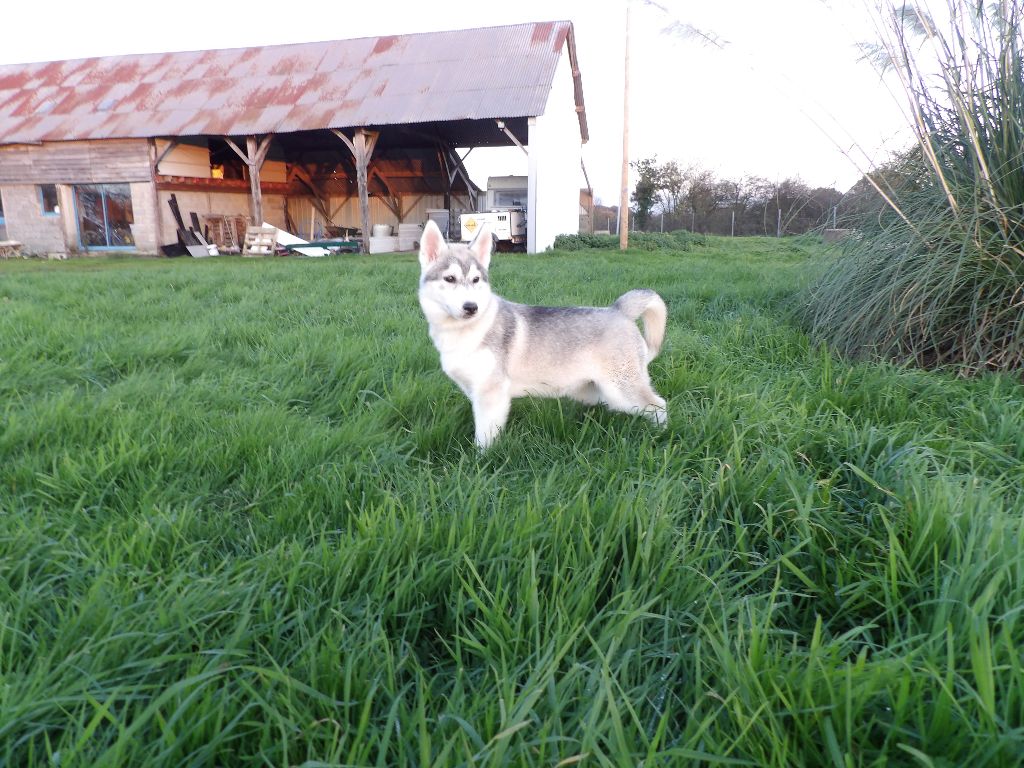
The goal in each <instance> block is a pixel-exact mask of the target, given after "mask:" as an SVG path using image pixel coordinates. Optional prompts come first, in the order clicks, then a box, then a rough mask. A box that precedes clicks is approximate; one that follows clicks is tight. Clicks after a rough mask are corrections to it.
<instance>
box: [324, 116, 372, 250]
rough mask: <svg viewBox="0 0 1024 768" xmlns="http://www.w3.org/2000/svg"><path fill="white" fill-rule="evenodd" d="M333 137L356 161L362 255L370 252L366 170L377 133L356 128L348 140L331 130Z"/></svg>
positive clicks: (368, 193) (339, 132) (341, 134)
mask: <svg viewBox="0 0 1024 768" xmlns="http://www.w3.org/2000/svg"><path fill="white" fill-rule="evenodd" d="M331 130H332V131H333V132H334V135H335V136H337V137H338V138H339V139H341V140H342V141H343V142H344V143H345V146H347V147H348V148H349V150H350V151H351V152H352V156H353V157H354V158H355V161H356V184H357V186H358V187H359V213H360V219H361V227H362V230H363V253H369V252H370V192H369V179H368V178H367V168H368V167H369V165H370V158H371V157H372V155H373V150H374V147H376V145H377V138H378V137H379V136H380V133H379V132H378V131H369V130H367V129H366V128H356V131H355V135H354V136H353V137H352V138H351V139H350V138H349V137H348V136H346V135H345V134H344V133H342V132H341V131H339V130H337V129H335V128H332V129H331Z"/></svg>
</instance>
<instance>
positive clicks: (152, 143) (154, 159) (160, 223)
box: [149, 139, 177, 255]
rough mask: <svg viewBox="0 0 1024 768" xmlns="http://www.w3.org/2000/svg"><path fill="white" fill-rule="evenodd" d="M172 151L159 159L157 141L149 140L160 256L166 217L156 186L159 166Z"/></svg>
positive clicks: (157, 250) (155, 220)
mask: <svg viewBox="0 0 1024 768" xmlns="http://www.w3.org/2000/svg"><path fill="white" fill-rule="evenodd" d="M175 144H177V142H174V141H172V142H171V146H174V145H175ZM170 151H171V147H168V148H167V149H165V150H164V152H163V154H162V155H160V156H159V157H158V156H157V153H156V139H150V140H149V161H150V180H151V183H152V185H153V204H154V205H155V206H156V208H155V209H154V213H155V214H156V217H155V218H154V220H153V223H154V229H155V232H154V234H155V235H156V252H157V255H160V246H162V245H163V244H164V226H163V225H164V217H163V215H162V213H161V211H160V190H159V189H158V188H157V186H156V177H157V166H159V165H160V161H161V160H163V158H164V156H165V155H166V154H167V153H168V152H170Z"/></svg>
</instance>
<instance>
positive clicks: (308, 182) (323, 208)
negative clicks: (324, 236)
mask: <svg viewBox="0 0 1024 768" xmlns="http://www.w3.org/2000/svg"><path fill="white" fill-rule="evenodd" d="M291 173H292V175H293V176H294V177H295V178H296V179H298V180H299V183H300V184H302V185H303V186H304V187H305V188H306V189H308V190H309V191H310V192H311V193H312V195H313V207H314V208H315V209H316V211H317V213H319V214H320V215H321V216H323V217H324V219H325V221H326V223H327V224H333V223H334V222H333V221H332V219H331V215H330V211H329V210H328V209H327V207H328V205H329V203H330V199H329V197H328V196H327V195H325V194H324V193H323V190H322V189H320V187H319V186H317V184H316V182H315V181H313V175H312V174H311V173H310V172H309V171H307V170H306V169H305V168H303V167H302V166H301V165H293V166H292V168H291Z"/></svg>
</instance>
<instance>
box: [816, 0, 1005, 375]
mask: <svg viewBox="0 0 1024 768" xmlns="http://www.w3.org/2000/svg"><path fill="white" fill-rule="evenodd" d="M882 14H883V16H880V17H879V18H883V17H884V19H885V20H886V21H885V22H884V23H881V22H880V24H879V31H880V33H881V39H882V43H881V46H880V48H879V51H880V52H881V54H882V56H883V57H884V59H885V61H886V63H887V64H889V65H891V66H892V68H893V69H894V70H895V72H896V73H897V75H898V78H899V82H900V84H901V86H902V89H903V92H904V94H905V96H906V99H907V104H908V106H909V110H908V116H909V118H910V120H911V122H912V125H913V128H914V132H915V135H916V139H917V142H916V146H915V147H914V148H913V149H912V150H910V151H908V152H907V153H905V154H904V156H903V157H901V158H900V159H899V160H898V161H897V162H896V163H894V164H893V165H892V166H891V167H890V168H888V169H887V170H886V172H884V173H881V172H879V173H874V174H871V175H869V177H868V179H869V181H870V182H871V183H872V184H873V185H874V187H875V190H876V191H877V192H878V194H879V196H880V198H881V200H882V201H883V205H882V207H881V210H880V211H879V210H876V211H874V212H871V213H867V214H862V215H861V216H860V217H859V218H858V220H857V221H854V222H851V225H852V226H853V227H854V229H855V231H856V235H855V236H854V237H852V238H851V239H850V240H848V241H847V243H846V244H845V245H844V246H843V248H842V249H841V252H840V254H839V257H838V258H837V259H836V260H835V261H834V262H833V264H832V265H831V266H830V268H829V269H828V270H827V272H826V273H825V274H824V275H823V277H822V278H821V279H820V280H819V281H818V282H817V283H816V284H815V285H814V286H813V287H812V289H811V291H810V294H809V301H808V303H807V305H806V309H805V312H806V319H807V322H808V324H809V327H810V330H811V332H812V333H813V334H814V335H815V336H816V337H818V338H820V339H823V340H825V341H826V342H828V343H830V344H831V345H833V346H835V347H836V348H838V349H839V350H840V351H842V352H845V353H847V354H850V355H855V356H864V355H868V356H878V357H882V358H889V359H894V360H897V361H901V362H912V363H916V364H919V365H926V366H939V365H943V366H953V367H956V368H957V369H958V370H960V371H961V372H963V373H973V372H977V371H981V370H1019V369H1020V368H1021V367H1022V364H1024V72H1022V63H1021V53H1022V42H1021V34H1022V31H1021V18H1022V16H1024V2H1022V0H1002V1H1001V2H997V3H989V4H985V3H981V2H968V1H967V0H948V2H947V5H946V7H945V9H943V14H942V20H941V21H939V20H938V16H937V15H934V16H933V15H931V14H929V12H927V11H926V10H925V9H924V8H923V7H921V6H916V5H906V6H902V7H899V8H897V7H894V6H891V5H890V6H888V8H887V9H885V10H883V11H882Z"/></svg>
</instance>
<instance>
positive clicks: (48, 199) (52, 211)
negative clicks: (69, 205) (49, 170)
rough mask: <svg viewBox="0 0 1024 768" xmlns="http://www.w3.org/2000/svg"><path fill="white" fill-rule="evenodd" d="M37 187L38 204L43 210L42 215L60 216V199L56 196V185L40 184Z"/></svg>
mask: <svg viewBox="0 0 1024 768" xmlns="http://www.w3.org/2000/svg"><path fill="white" fill-rule="evenodd" d="M37 189H38V190H39V206H40V208H41V209H42V211H43V216H60V199H59V198H58V197H57V185H56V184H40V185H39V186H38V187H37Z"/></svg>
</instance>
